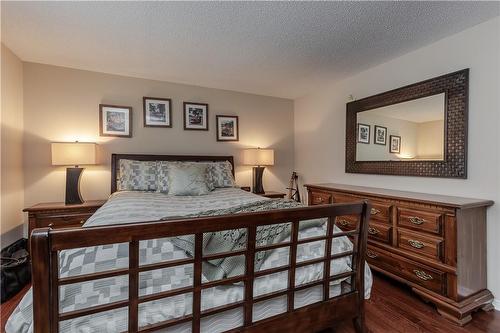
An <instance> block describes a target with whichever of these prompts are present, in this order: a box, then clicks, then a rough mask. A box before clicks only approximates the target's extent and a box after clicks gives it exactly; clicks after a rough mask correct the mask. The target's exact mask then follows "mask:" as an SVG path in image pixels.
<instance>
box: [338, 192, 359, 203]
mask: <svg viewBox="0 0 500 333" xmlns="http://www.w3.org/2000/svg"><path fill="white" fill-rule="evenodd" d="M361 200H363V199H362V198H358V197H355V196H353V195H349V194H345V193H337V192H334V193H333V202H354V201H361Z"/></svg>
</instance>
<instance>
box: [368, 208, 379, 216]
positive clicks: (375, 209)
mask: <svg viewBox="0 0 500 333" xmlns="http://www.w3.org/2000/svg"><path fill="white" fill-rule="evenodd" d="M370 213H371V214H372V215H377V214H378V213H380V210H379V209H377V208H372V209H371V210H370Z"/></svg>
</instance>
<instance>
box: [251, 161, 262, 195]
mask: <svg viewBox="0 0 500 333" xmlns="http://www.w3.org/2000/svg"><path fill="white" fill-rule="evenodd" d="M264 169H265V167H254V168H253V191H252V192H253V193H255V194H263V193H265V191H264V186H263V185H262V175H263V174H264Z"/></svg>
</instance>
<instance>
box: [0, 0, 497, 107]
mask: <svg viewBox="0 0 500 333" xmlns="http://www.w3.org/2000/svg"><path fill="white" fill-rule="evenodd" d="M1 6H2V41H3V42H4V44H6V45H7V46H8V47H9V48H11V49H12V51H14V53H16V54H17V55H18V56H19V57H20V58H21V59H22V60H24V61H31V62H39V63H45V64H53V65H59V66H66V67H73V68H80V69H87V70H93V71H99V72H106V73H113V74H121V75H128V76H135V77H143V78H150V79H157V80H163V81H172V82H180V83H187V84H194V85H199V86H206V87H213V88H221V89H230V90H238V91H244V92H251V93H257V94H263V95H271V96H279V97H286V98H296V97H300V96H302V95H304V94H306V93H308V92H310V91H312V90H314V89H315V88H317V87H318V86H321V85H322V84H325V83H327V82H331V81H333V80H337V79H340V78H343V77H346V76H348V75H351V74H354V73H357V72H360V71H362V70H364V69H367V68H369V67H371V66H374V65H376V64H379V63H382V62H385V61H387V60H389V59H391V58H394V57H397V56H399V55H402V54H404V53H407V52H409V51H411V50H414V49H417V48H419V47H421V46H424V45H426V44H429V43H431V42H433V41H436V40H438V39H441V38H443V37H445V36H448V35H450V34H453V33H455V32H458V31H461V30H464V29H466V28H468V27H470V26H473V25H475V24H478V23H480V22H482V21H485V20H487V19H489V18H492V17H494V16H498V15H500V9H499V8H500V4H499V3H498V2H490V3H485V2H5V1H2V3H1Z"/></svg>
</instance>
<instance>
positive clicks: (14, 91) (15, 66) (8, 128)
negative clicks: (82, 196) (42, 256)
mask: <svg viewBox="0 0 500 333" xmlns="http://www.w3.org/2000/svg"><path fill="white" fill-rule="evenodd" d="M1 58H2V67H1V72H2V73H1V76H2V89H1V90H2V103H1V104H2V109H1V111H0V114H1V116H0V118H1V123H2V126H1V148H0V149H1V180H0V184H1V185H0V187H1V194H0V202H1V203H0V206H1V208H0V210H1V213H0V229H1V234H2V236H1V244H0V247H1V248H3V247H5V246H7V245H9V244H11V243H12V242H14V241H16V240H17V239H19V238H21V237H22V234H23V224H22V222H23V214H22V212H21V211H22V209H23V208H24V207H23V206H24V189H23V172H22V171H23V64H22V62H21V60H20V59H19V58H18V57H17V56H16V55H15V54H14V53H12V52H11V51H10V50H9V49H8V48H7V47H5V46H4V45H3V44H2V53H1Z"/></svg>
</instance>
